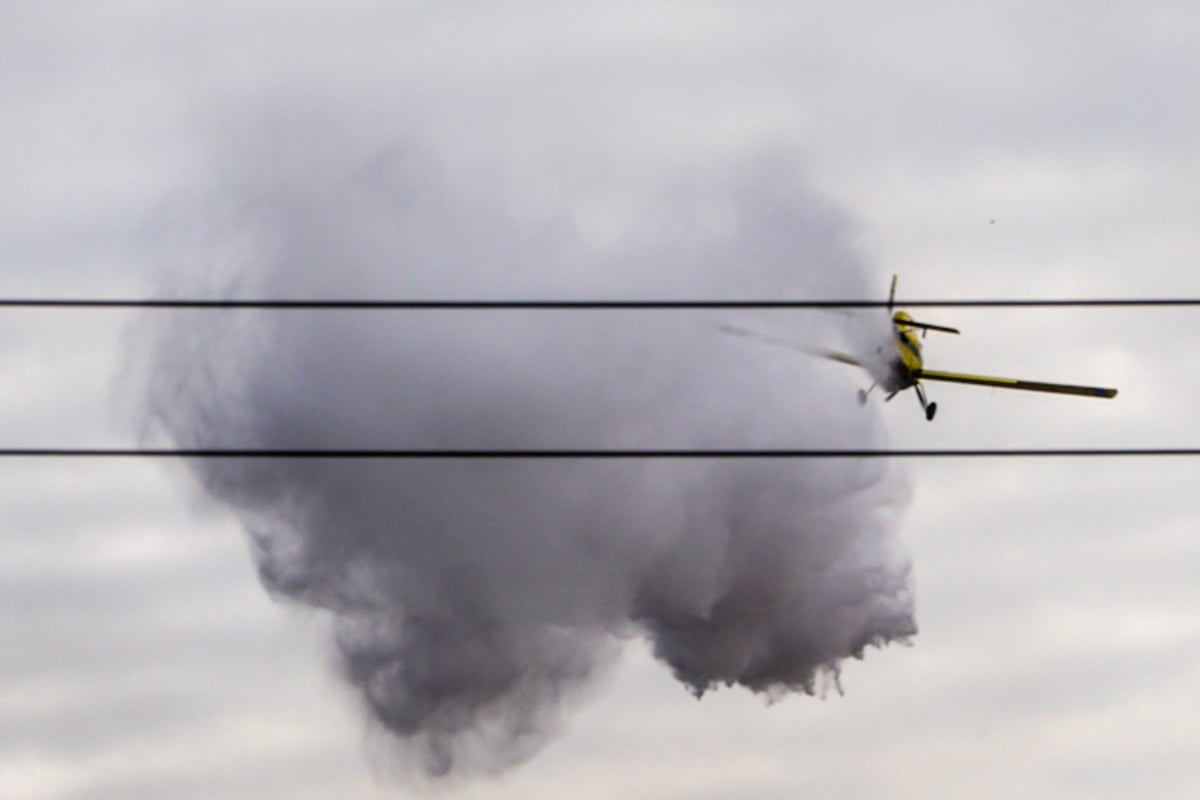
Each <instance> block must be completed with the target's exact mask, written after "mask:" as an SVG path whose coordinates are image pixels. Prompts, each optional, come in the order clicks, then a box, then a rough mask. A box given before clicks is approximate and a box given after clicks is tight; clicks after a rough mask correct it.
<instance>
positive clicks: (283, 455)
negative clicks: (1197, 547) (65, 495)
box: [0, 447, 1200, 461]
mask: <svg viewBox="0 0 1200 800" xmlns="http://www.w3.org/2000/svg"><path fill="white" fill-rule="evenodd" d="M1177 456H1188V457H1195V456H1200V448H1197V447H1133V448H1037V449H1027V448H980V449H892V450H890V449H870V448H868V449H811V448H794V449H789V448H782V449H754V448H750V449H674V448H667V449H659V448H645V449H603V448H575V449H549V450H539V449H521V448H514V449H352V448H346V449H300V448H296V449H247V448H228V449H226V448H71V447H67V448H53V447H31V448H0V458H93V459H112V458H149V459H223V458H229V459H309V460H319V459H327V460H406V461H414V460H436V461H446V460H455V459H464V460H647V459H659V460H675V461H678V460H705V459H710V460H724V459H785V460H786V459H796V460H799V459H825V458H1128V457H1136V458H1160V457H1177Z"/></svg>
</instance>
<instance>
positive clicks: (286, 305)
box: [0, 297, 1200, 311]
mask: <svg viewBox="0 0 1200 800" xmlns="http://www.w3.org/2000/svg"><path fill="white" fill-rule="evenodd" d="M895 305H896V306H900V307H904V308H1073V307H1089V308H1135V307H1158V308H1162V307H1192V306H1200V298H1190V297H1172V298H1092V299H1084V298H1062V299H1025V300H1020V299H1010V300H979V299H976V300H969V299H967V300H905V301H903V302H897V303H896V304H895ZM888 307H889V303H888V302H887V301H886V300H754V299H745V300H350V299H347V300H299V299H297V300H288V299H242V300H237V299H229V300H219V299H197V298H190V299H189V298H176V299H170V298H167V299H138V298H110V299H101V298H7V299H5V298H0V308H10V309H41V310H50V309H63V310H65V309H99V310H103V309H136V308H140V309H150V310H153V309H158V310H184V309H190V310H197V311H204V310H239V309H241V310H251V309H258V310H278V311H585V310H592V311H594V310H609V311H669V310H687V309H696V310H699V309H708V310H715V309H725V310H732V309H764V310H771V309H774V310H786V309H814V308H827V309H830V308H843V309H845V308H888Z"/></svg>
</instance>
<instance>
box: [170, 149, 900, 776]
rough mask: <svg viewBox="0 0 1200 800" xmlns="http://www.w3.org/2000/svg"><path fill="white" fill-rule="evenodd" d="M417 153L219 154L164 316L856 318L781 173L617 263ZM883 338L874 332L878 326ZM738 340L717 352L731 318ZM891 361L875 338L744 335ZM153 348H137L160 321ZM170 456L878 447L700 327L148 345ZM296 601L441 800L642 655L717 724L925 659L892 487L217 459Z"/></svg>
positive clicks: (861, 290)
mask: <svg viewBox="0 0 1200 800" xmlns="http://www.w3.org/2000/svg"><path fill="white" fill-rule="evenodd" d="M432 162H433V159H431V158H428V157H426V156H424V155H423V154H422V153H421V151H420V150H419V149H418V148H411V147H406V146H400V147H396V146H380V145H379V144H378V143H364V142H362V141H360V140H357V139H355V138H354V137H350V136H345V135H338V134H333V133H330V132H328V131H321V130H319V129H316V128H307V129H304V130H303V133H302V134H301V135H296V134H295V133H293V135H292V136H291V137H290V138H289V139H288V140H287V142H286V143H284V144H283V145H281V146H278V147H275V146H272V147H259V148H255V147H233V148H226V149H225V150H224V151H223V156H222V158H221V159H218V163H216V164H214V165H213V168H212V170H211V172H210V174H211V175H212V177H213V182H212V187H211V193H210V194H209V195H208V197H207V198H206V200H205V202H204V203H203V204H202V205H203V213H204V215H205V216H206V218H207V219H208V221H209V222H210V223H211V222H213V220H217V221H218V223H219V224H210V225H209V226H208V231H209V233H208V235H207V236H206V237H205V238H204V240H203V242H200V243H197V242H190V243H189V245H188V249H189V256H190V257H191V258H192V260H193V263H196V264H198V265H199V266H200V269H201V271H202V272H203V274H204V276H203V277H193V278H192V279H189V280H179V279H176V281H175V286H174V289H175V290H176V291H181V292H188V293H196V292H208V293H210V294H215V295H218V296H240V297H259V296H265V297H295V298H329V297H348V298H477V299H486V298H514V297H516V298H526V297H530V298H539V297H540V298H567V297H569V298H582V299H588V298H648V297H672V298H722V297H725V298H730V297H765V298H774V297H786V296H791V297H797V296H825V297H842V296H863V295H865V294H867V293H868V292H869V291H871V292H873V293H874V294H878V287H874V286H872V287H868V286H867V285H866V283H865V281H864V274H863V271H862V269H861V267H860V265H859V262H858V260H857V258H856V257H855V255H854V253H853V250H852V248H851V246H850V243H849V242H850V231H849V229H848V227H847V224H846V221H845V220H844V219H843V218H842V217H841V216H840V215H839V214H837V213H836V212H835V211H833V210H831V208H830V206H829V205H828V204H827V203H826V202H824V201H823V200H821V199H820V198H819V197H816V196H814V194H813V193H812V192H811V191H809V189H808V188H806V185H805V182H804V180H803V179H802V177H801V175H800V173H799V171H798V170H795V169H794V168H792V167H791V165H789V164H788V163H787V161H786V159H782V158H778V157H776V158H766V159H763V160H761V161H758V162H755V163H751V164H744V165H739V166H734V167H730V168H728V169H723V170H713V171H712V172H710V173H708V174H705V175H700V176H692V177H690V178H689V179H688V180H687V181H686V191H684V190H682V189H680V188H678V187H675V188H669V189H668V190H666V191H664V197H667V198H669V201H668V200H664V203H663V207H662V210H661V212H660V213H659V214H658V215H656V218H655V219H654V220H653V222H648V223H647V224H646V225H644V226H642V227H641V228H639V229H637V230H634V231H630V232H629V233H628V234H627V235H625V236H623V237H622V239H621V241H620V243H618V244H616V245H613V244H611V243H610V244H609V245H607V246H606V247H605V248H604V249H603V251H601V250H600V249H599V248H595V247H589V246H587V245H586V244H585V241H584V239H583V238H581V237H579V236H576V235H575V234H574V233H572V229H571V225H570V224H569V223H568V222H566V221H563V220H561V219H560V220H557V221H554V222H551V223H544V224H533V223H530V222H528V221H521V220H519V219H517V218H516V217H515V216H514V215H513V214H511V213H506V211H505V205H504V203H503V202H502V199H501V198H502V197H503V191H502V190H498V189H496V188H494V187H491V186H489V185H488V183H487V182H486V181H485V180H483V179H482V178H480V179H478V180H476V181H472V180H470V179H467V178H463V177H458V178H452V177H449V176H448V175H447V174H446V173H445V172H444V171H442V170H439V169H438V168H437V167H435V166H432ZM876 316H881V315H876ZM717 321H719V320H717ZM738 322H739V324H743V323H745V324H750V325H755V326H758V327H760V328H764V329H769V330H771V331H772V332H773V333H779V334H781V335H786V336H788V337H790V338H792V339H794V340H796V341H798V342H800V343H804V342H810V343H817V344H820V345H822V346H841V347H857V348H859V349H862V348H864V347H865V348H866V349H870V346H871V345H870V342H873V341H875V340H876V338H877V337H879V336H886V320H883V321H882V322H880V320H877V319H875V317H874V316H871V317H863V318H858V319H849V320H848V319H846V318H845V317H844V316H838V315H814V314H811V313H797V314H794V315H788V316H784V315H779V314H773V315H770V316H769V317H767V316H764V317H763V318H759V319H754V318H751V319H749V320H748V322H747V320H746V318H745V317H743V318H742V319H740V320H738ZM148 324H149V323H148ZM153 325H154V326H155V327H154V328H153V329H152V330H151V331H150V333H151V335H150V336H149V337H148V340H149V341H150V342H152V346H151V347H150V350H151V362H150V363H151V369H150V370H149V372H148V373H147V375H148V379H147V396H148V398H149V402H148V406H147V408H148V419H149V420H150V421H151V422H152V423H153V425H152V427H153V428H155V429H156V430H158V431H159V432H160V435H165V436H166V437H168V438H169V439H170V440H171V441H173V442H175V443H177V444H178V445H180V446H185V447H192V446H195V447H246V448H293V447H295V448H322V447H334V448H396V447H413V448H455V447H463V448H508V447H513V448H542V447H544V448H554V447H617V448H620V447H680V448H705V447H869V446H878V445H880V443H881V441H882V436H883V433H882V431H881V428H880V425H879V422H878V420H877V419H876V417H875V416H874V414H873V413H872V412H871V411H870V409H869V408H868V409H862V408H859V407H858V406H857V405H856V404H855V402H854V399H853V391H854V387H855V385H856V381H860V380H861V377H860V376H858V375H855V374H853V372H852V371H850V370H849V368H846V367H844V366H842V365H837V364H831V363H826V362H822V361H819V360H815V359H811V358H807V357H804V356H802V355H797V354H795V353H787V352H784V351H780V350H778V349H772V348H770V347H767V346H760V345H758V344H756V343H753V342H748V341H746V340H744V339H736V338H733V337H728V336H724V335H722V334H721V333H720V332H719V331H718V330H717V327H716V325H715V324H714V319H713V316H712V314H711V313H709V314H701V313H676V312H672V313H652V312H646V313H642V312H587V313H583V312H577V313H558V312H537V313H529V312H524V313H516V312H513V313H509V312H486V313H470V312H431V311H420V312H411V313H408V312H266V313H263V312H254V313H246V312H228V313H224V312H223V313H221V314H191V315H188V314H181V315H176V316H174V317H172V318H171V321H170V322H161V321H159V322H154V323H153ZM192 470H193V471H194V474H195V475H196V477H197V479H198V480H199V482H200V483H201V485H202V486H203V487H204V489H205V491H206V493H207V494H209V495H210V496H211V497H213V498H215V499H216V500H218V501H219V502H220V503H222V504H224V505H226V506H228V507H229V508H230V509H232V510H233V511H234V512H235V513H236V514H237V515H238V516H239V518H240V519H241V521H242V523H243V524H244V527H245V530H246V532H247V534H248V536H249V538H250V541H251V542H252V544H253V551H254V555H255V557H256V559H257V563H258V568H259V573H260V575H261V579H262V582H263V584H264V586H265V587H266V588H267V590H268V591H270V592H271V593H272V595H273V596H275V597H276V598H279V599H282V600H286V601H289V602H292V603H297V604H300V605H303V606H308V607H313V608H317V609H322V610H324V611H327V612H328V613H329V614H330V615H331V618H332V620H333V623H334V628H333V630H334V635H333V640H334V641H333V644H334V646H335V651H336V654H337V663H338V665H339V669H340V672H341V673H342V674H343V675H344V676H345V678H346V680H347V681H349V682H350V684H352V685H353V686H354V687H355V689H356V690H357V693H358V695H359V696H360V697H361V701H362V704H363V706H364V707H365V708H366V710H367V711H368V712H369V717H370V719H372V720H373V721H374V722H375V723H376V724H377V725H378V726H380V727H381V728H382V729H384V730H386V731H387V732H389V733H391V734H394V741H395V743H396V747H397V750H398V751H399V752H401V753H402V754H404V755H405V756H406V757H409V758H412V759H415V763H416V764H417V765H418V766H419V768H420V769H421V770H423V771H424V772H425V773H427V774H429V775H434V776H438V775H447V774H471V773H479V772H495V771H499V770H502V769H504V768H505V767H508V766H511V765H513V764H515V763H518V762H520V761H522V760H523V759H526V758H528V757H529V756H530V755H532V754H533V753H535V752H536V750H537V749H538V747H539V746H540V745H541V744H542V743H543V742H544V741H545V738H546V737H547V736H548V735H550V734H551V733H552V732H553V731H554V729H555V726H556V723H557V721H558V720H559V719H560V715H561V713H562V711H563V709H564V707H565V706H566V705H567V704H568V703H569V700H570V699H571V698H572V697H574V696H575V695H577V694H578V693H579V690H580V689H581V687H584V686H586V685H587V682H588V680H589V678H591V677H592V676H593V675H594V674H595V673H597V671H599V670H602V669H603V668H604V666H605V665H606V664H608V663H609V662H610V661H611V659H612V658H614V657H615V656H616V654H617V653H618V651H619V649H620V644H621V642H622V641H624V640H626V639H628V637H630V636H645V637H648V639H649V641H650V642H651V644H652V647H653V650H654V653H655V654H656V655H657V657H658V658H659V659H661V661H662V662H663V663H664V664H665V665H666V666H667V667H668V668H669V669H671V670H672V672H673V673H674V675H675V676H676V677H677V678H678V679H679V681H680V682H681V683H682V684H683V685H684V686H685V687H686V688H687V689H689V690H691V691H693V692H694V693H696V694H697V695H700V694H702V693H704V692H705V691H708V690H709V689H711V688H713V687H716V686H719V685H722V684H728V685H741V686H744V687H747V688H749V689H751V690H753V691H756V692H763V693H766V694H767V695H768V696H771V697H775V696H778V695H781V694H785V693H788V692H803V693H810V694H811V693H814V692H818V691H820V690H821V689H822V687H823V685H825V684H827V683H828V682H830V681H833V682H836V679H837V672H838V664H839V662H840V661H842V660H843V659H846V658H848V657H855V656H860V655H861V654H862V652H863V650H864V648H865V647H867V646H868V645H883V644H885V643H888V642H894V641H904V640H906V639H907V638H908V637H909V636H911V635H912V634H914V633H915V631H916V627H915V623H914V618H913V606H912V596H911V591H910V583H909V573H910V567H909V562H908V560H907V558H906V557H905V555H904V553H903V552H902V550H901V548H900V547H899V546H898V544H897V542H896V534H895V528H896V524H897V520H898V515H899V513H900V511H901V510H902V507H903V505H904V502H905V486H904V482H903V480H902V479H900V478H899V477H897V475H896V474H895V472H894V468H893V467H892V466H891V465H889V464H888V463H886V462H884V461H880V460H874V461H852V460H820V461H761V460H753V459H749V460H737V461H717V460H695V461H682V462H680V461H653V460H651V461H616V462H614V461H561V462H560V461H554V462H539V461H519V460H517V461H465V460H458V461H455V460H449V461H423V462H412V461H359V462H347V461H321V460H284V459H280V460H269V461H263V460H236V459H229V460H212V461H203V462H196V463H194V464H193V465H192Z"/></svg>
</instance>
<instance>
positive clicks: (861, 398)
mask: <svg viewBox="0 0 1200 800" xmlns="http://www.w3.org/2000/svg"><path fill="white" fill-rule="evenodd" d="M874 388H875V384H873V383H872V384H871V385H870V386H868V387H867V388H866V389H859V390H858V404H859V405H860V406H865V405H866V404H867V395H869V394H870V393H871V390H872V389H874Z"/></svg>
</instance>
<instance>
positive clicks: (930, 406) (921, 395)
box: [913, 383, 937, 422]
mask: <svg viewBox="0 0 1200 800" xmlns="http://www.w3.org/2000/svg"><path fill="white" fill-rule="evenodd" d="M913 388H914V389H916V390H917V399H918V400H920V401H921V408H923V409H924V410H925V419H927V420H929V421H930V422H933V415H934V414H936V413H937V403H930V402H929V401H928V400H926V399H925V390H924V389H922V388H921V384H919V383H914V384H913Z"/></svg>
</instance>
